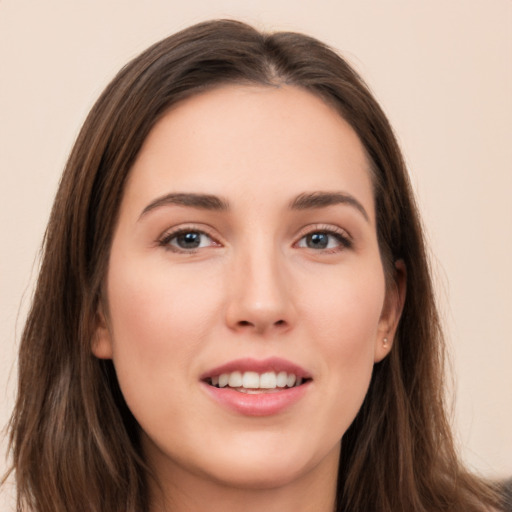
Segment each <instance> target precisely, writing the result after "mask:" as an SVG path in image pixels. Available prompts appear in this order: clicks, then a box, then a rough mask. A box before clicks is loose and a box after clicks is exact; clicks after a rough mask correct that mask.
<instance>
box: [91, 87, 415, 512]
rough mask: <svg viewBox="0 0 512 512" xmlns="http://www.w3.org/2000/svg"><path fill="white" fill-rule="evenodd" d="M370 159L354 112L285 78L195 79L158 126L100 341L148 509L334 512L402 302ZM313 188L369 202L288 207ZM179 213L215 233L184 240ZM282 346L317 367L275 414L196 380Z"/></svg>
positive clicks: (126, 207) (126, 212)
mask: <svg viewBox="0 0 512 512" xmlns="http://www.w3.org/2000/svg"><path fill="white" fill-rule="evenodd" d="M368 169H369V163H368V161H367V158H366V156H365V153H364V150H363V147H362V145H361V143H360V141H359V139H358V137H357V136H356V134H355V132H354V131H353V130H352V128H351V127H350V126H349V125H348V124H347V123H346V122H345V121H344V120H343V119H342V118H341V117H340V116H339V114H338V113H337V112H336V111H334V110H333V109H332V108H331V107H330V106H328V105H326V104H325V103H324V102H323V101H322V100H321V99H319V98H317V97H315V96H313V95H312V94H310V93H308V92H306V91H303V90H301V89H298V88H295V87H291V86H282V87H256V86H234V85H230V86H224V87H220V88H217V89H214V90H211V91H208V92H205V93H202V94H200V95H197V96H194V97H192V98H190V99H188V100H186V101H184V102H182V103H180V104H179V105H177V106H175V107H174V108H173V109H172V110H171V111H169V112H168V113H167V114H166V115H165V116H164V117H163V118H162V119H161V120H160V121H159V122H158V124H157V125H156V126H155V127H154V129H153V130H152V132H151V133H150V135H149V136H148V138H147V140H146V141H145V143H144V145H143V148H142V149H141V151H140V154H139V156H138V159H137V161H136V163H135V165H134V166H133V169H132V170H131V174H130V177H129V180H128V183H127V186H126V189H125V192H124V197H123V200H122V204H121V209H120V215H119V220H118V224H117V227H116V230H115V233H114V238H113V242H112V250H111V255H110V261H109V269H108V275H107V278H106V279H107V282H106V294H107V297H106V303H107V304H108V314H107V313H106V312H104V311H100V312H99V313H100V314H99V315H98V316H99V322H98V328H97V333H96V338H95V340H94V343H93V347H92V350H93V353H94V354H95V355H96V356H97V357H99V358H111V359H112V360H113V362H114V365H115V368H116V372H117V376H118V379H119V383H120V386H121V390H122V392H123V395H124V397H125V399H126V402H127V404H128V406H129V407H130V409H131V411H132V413H133V414H134V416H135V417H136V419H137V420H138V422H139V424H140V427H141V433H142V445H143V450H144V453H145V456H146V458H147V461H148V463H149V465H150V466H151V467H152V469H153V472H154V474H155V475H156V478H157V480H158V482H159V484H160V487H159V486H157V485H153V484H151V490H152V491H151V492H152V496H153V501H152V508H151V510H152V512H157V511H162V510H172V511H182V510H187V511H203V510H209V511H216V510H219V511H220V510H233V509H235V507H237V508H238V507H239V508H240V509H243V510H246V511H252V510H254V511H256V510H258V511H259V510H267V511H281V512H282V511H291V510H293V511H294V512H297V511H298V512H300V511H313V510H314V511H317V512H319V511H320V512H321V511H329V512H330V511H332V509H333V506H334V499H335V485H336V474H337V466H338V456H339V450H340V446H341V438H342V436H343V434H344V432H345V431H346V430H347V428H348V427H349V425H350V423H351V422H352V420H353V419H354V417H355V415H356V414H357V411H358V410H359V408H360V406H361V404H362V401H363V399H364V396H365V394H366V392H367V389H368V385H369V381H370V377H371V373H372V369H373V365H374V364H375V362H377V361H380V360H381V359H382V358H384V357H385V356H386V355H387V353H388V352H389V350H390V348H391V345H392V339H393V335H394V333H395V329H396V326H397V322H398V319H399V316H400V311H401V307H402V303H403V289H404V279H405V278H404V272H403V269H401V268H400V267H398V270H397V272H396V274H397V279H396V286H389V287H386V282H385V277H384V269H383V266H382V262H381V258H380V254H379V247H378V243H377V236H376V222H375V209H374V200H373V194H372V184H371V179H370V173H369V170H368ZM316 192H329V193H340V192H341V193H343V194H345V195H346V196H349V197H351V198H352V199H354V200H355V201H357V203H358V204H359V205H360V207H361V208H360V207H358V206H355V203H347V202H343V203H338V204H331V205H328V206H324V207H317V208H314V207H307V208H304V209H294V208H290V203H291V202H293V201H294V200H296V198H297V197H299V196H301V194H309V193H316ZM170 193H180V194H181V193H187V194H189V193H195V194H208V195H215V196H218V197H220V198H221V199H222V201H224V202H225V203H229V208H227V209H223V210H215V211H212V210H211V209H205V208H201V207H197V206H190V205H179V204H171V203H165V201H164V202H160V203H158V202H157V203H156V204H155V200H158V198H161V197H162V196H165V195H166V194H170ZM150 205H152V206H150ZM310 206H311V205H310ZM143 212H144V213H143ZM176 229H185V230H188V231H189V232H191V233H192V234H193V233H197V232H204V233H205V234H204V235H193V236H196V237H198V238H199V240H200V246H199V247H198V248H196V249H193V250H192V249H189V248H185V249H184V248H183V247H180V246H179V244H180V242H179V240H178V239H177V238H176V236H174V238H173V232H174V231H175V230H176ZM331 232H333V234H331ZM311 233H317V236H318V234H319V235H320V236H321V237H323V238H322V240H324V241H325V240H327V242H328V243H327V247H318V246H315V245H312V244H311V240H312V238H311V236H309V237H308V236H307V235H311ZM339 236H341V237H343V238H341V239H340V238H339ZM344 239H345V240H348V241H349V242H348V243H346V242H344V241H343V240H344ZM384 338H387V339H388V342H387V343H384V342H383V339H384ZM272 356H277V357H281V358H284V359H286V360H289V361H291V362H293V363H295V364H298V365H300V366H302V367H303V368H305V369H306V370H307V371H308V372H309V373H310V375H311V376H312V381H311V382H310V383H309V385H308V389H307V391H306V393H305V394H304V396H303V397H302V398H301V399H300V400H299V401H298V402H297V403H295V404H293V405H292V406H291V407H288V408H286V409H285V410H284V411H281V412H279V413H278V414H273V415H270V416H262V417H254V416H246V415H243V414H240V413H238V412H236V411H232V410H228V409H226V408H224V407H222V406H220V405H219V404H218V403H217V402H215V401H214V400H212V399H211V397H210V396H209V394H208V393H206V392H205V391H204V386H203V385H201V382H200V375H202V374H203V373H204V372H206V371H207V370H209V369H211V368H214V367H216V366H219V365H221V364H224V363H226V362H228V361H231V360H233V359H238V358H244V357H252V358H255V359H264V358H267V357H272ZM171 496H172V499H171Z"/></svg>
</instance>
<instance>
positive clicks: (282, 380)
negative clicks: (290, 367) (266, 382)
mask: <svg viewBox="0 0 512 512" xmlns="http://www.w3.org/2000/svg"><path fill="white" fill-rule="evenodd" d="M287 382H288V374H287V373H286V372H279V373H278V374H277V380H276V385H277V387H278V388H284V387H285V386H286V383H287Z"/></svg>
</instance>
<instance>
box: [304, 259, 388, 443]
mask: <svg viewBox="0 0 512 512" xmlns="http://www.w3.org/2000/svg"><path fill="white" fill-rule="evenodd" d="M364 275H366V276H368V277H367V278H361V277H360V276H361V274H360V273H357V272H353V273H350V274H348V273H347V274H346V275H341V274H340V276H339V279H335V280H330V281H328V282H326V283H325V285H324V288H323V293H320V294H317V295H316V296H315V297H311V298H310V300H309V301H308V302H307V303H305V305H304V310H303V316H304V318H307V319H309V321H308V325H309V333H308V334H309V337H310V338H311V339H313V340H315V344H316V348H317V350H318V351H319V352H321V353H322V355H323V357H322V358H321V360H320V364H321V365H322V367H321V368H320V371H319V372H318V373H319V375H321V376H322V382H321V383H320V382H319V384H322V385H324V386H323V389H324V390H325V393H326V395H325V396H326V400H325V402H324V404H325V408H326V409H325V415H326V416H327V417H328V420H326V421H327V422H332V423H331V424H332V425H333V432H334V431H336V432H338V433H339V432H341V433H343V432H345V430H346V429H347V428H348V426H349V425H350V423H351V422H352V420H353V419H354V417H355V415H356V414H357V411H358V410H359V408H360V406H361V404H362V402H363V400H364V397H365V395H366V392H367V390H368V386H369V382H370V379H371V375H372V371H373V365H374V357H375V343H378V341H379V340H378V332H379V331H378V329H379V320H380V317H381V312H382V307H383V303H384V298H385V281H384V275H383V272H382V269H381V267H380V265H375V266H374V271H373V272H368V273H365V274H364ZM327 408H329V409H327Z"/></svg>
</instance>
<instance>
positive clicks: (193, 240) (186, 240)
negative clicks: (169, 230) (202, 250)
mask: <svg viewBox="0 0 512 512" xmlns="http://www.w3.org/2000/svg"><path fill="white" fill-rule="evenodd" d="M177 242H178V245H179V246H180V247H182V248H183V249H195V248H196V247H199V244H200V243H201V235H200V233H183V234H182V235H179V236H178V240H177Z"/></svg>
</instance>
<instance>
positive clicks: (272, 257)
mask: <svg viewBox="0 0 512 512" xmlns="http://www.w3.org/2000/svg"><path fill="white" fill-rule="evenodd" d="M234 259H235V261H234V262H233V266H232V267H231V269H230V278H229V285H228V289H229V293H228V304H227V308H226V322H227V325H228V327H229V328H230V329H233V330H236V331H241V332H247V333H253V334H259V335H267V334H271V333H275V334H277V333H282V332H285V331H288V330H289V329H291V328H292V326H293V324H294V323H295V320H296V309H295V304H294V300H293V289H292V286H291V284H292V283H291V279H290V277H289V272H288V269H287V268H286V264H285V262H284V261H283V256H281V257H280V255H279V254H278V251H276V250H275V249H271V248H267V249H265V248H264V247H263V245H260V246H259V247H257V248H255V249H254V250H248V251H244V252H243V253H242V254H239V255H238V256H237V257H235V258H234Z"/></svg>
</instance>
